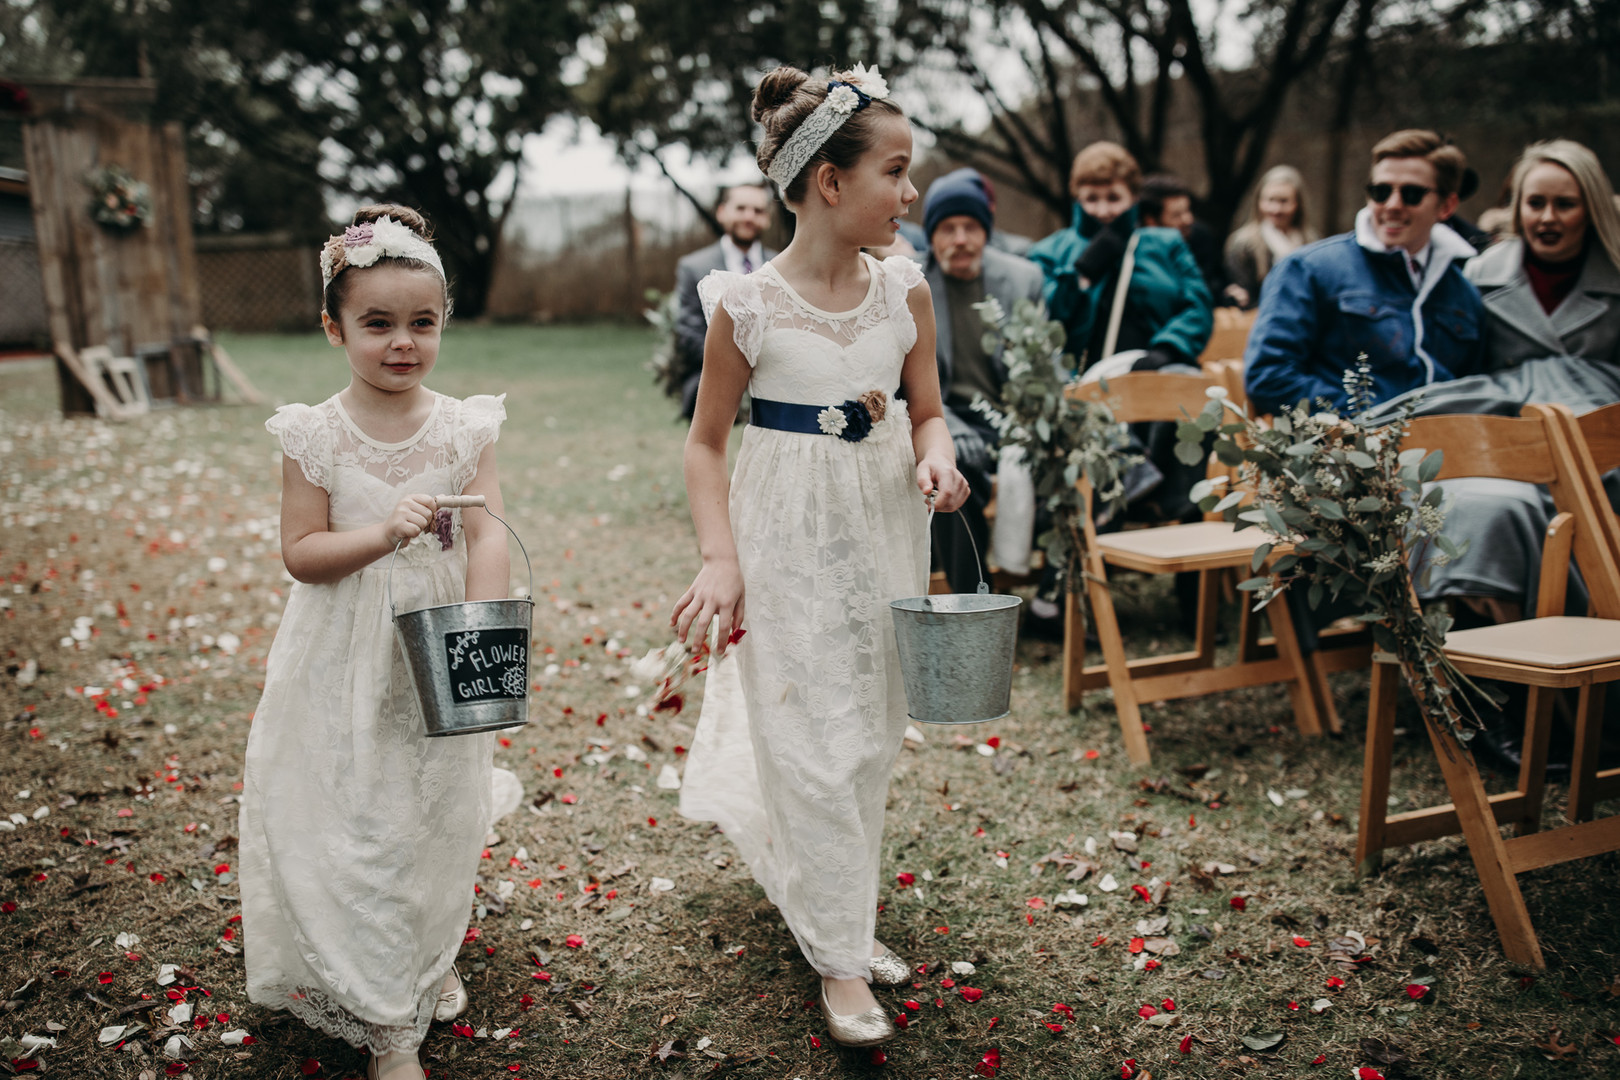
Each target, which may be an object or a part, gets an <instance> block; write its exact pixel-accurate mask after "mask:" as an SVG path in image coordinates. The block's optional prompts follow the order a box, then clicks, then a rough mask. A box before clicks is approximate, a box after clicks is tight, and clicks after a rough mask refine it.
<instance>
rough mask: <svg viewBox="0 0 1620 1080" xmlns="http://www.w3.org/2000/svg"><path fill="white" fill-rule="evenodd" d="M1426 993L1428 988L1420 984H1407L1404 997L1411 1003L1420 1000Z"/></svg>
mask: <svg viewBox="0 0 1620 1080" xmlns="http://www.w3.org/2000/svg"><path fill="white" fill-rule="evenodd" d="M1428 992H1429V988H1428V987H1427V986H1424V985H1423V984H1422V983H1408V984H1407V985H1406V996H1407V997H1409V998H1411V999H1412V1000H1413V1001H1417V1000H1419V999H1421V998H1422V997H1423V995H1424V994H1427V993H1428Z"/></svg>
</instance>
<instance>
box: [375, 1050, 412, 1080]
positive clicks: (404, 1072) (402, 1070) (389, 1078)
mask: <svg viewBox="0 0 1620 1080" xmlns="http://www.w3.org/2000/svg"><path fill="white" fill-rule="evenodd" d="M377 1057H378V1055H376V1054H372V1055H371V1057H369V1058H367V1059H366V1080H420V1078H421V1077H424V1076H426V1075H427V1074H426V1073H424V1072H423V1071H422V1064H421V1062H420V1061H418V1060H417V1059H416V1056H415V1055H414V1054H413V1055H412V1056H411V1060H410V1061H409V1062H395V1063H393V1064H392V1065H390V1066H389V1068H388V1073H387V1075H384V1074H383V1073H382V1072H381V1071H380V1066H378V1064H377Z"/></svg>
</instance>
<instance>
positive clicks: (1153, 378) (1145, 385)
mask: <svg viewBox="0 0 1620 1080" xmlns="http://www.w3.org/2000/svg"><path fill="white" fill-rule="evenodd" d="M1234 372H1235V373H1236V374H1234ZM1234 381H1235V382H1236V383H1237V384H1238V386H1239V387H1240V389H1241V386H1242V382H1243V376H1242V362H1241V361H1238V362H1236V367H1234V366H1233V365H1232V364H1230V363H1228V364H1222V365H1217V367H1216V371H1215V372H1214V373H1213V374H1211V373H1208V372H1200V373H1198V374H1168V373H1165V372H1160V371H1139V372H1131V373H1129V374H1126V375H1116V376H1115V377H1113V378H1112V379H1108V380H1106V388H1105V385H1104V381H1103V380H1098V381H1094V382H1088V383H1080V384H1078V385H1074V386H1070V387H1068V388H1067V389H1066V390H1065V391H1064V393H1065V394H1066V395H1067V396H1068V397H1069V398H1070V399H1071V400H1076V401H1095V402H1100V403H1102V404H1104V405H1107V406H1108V407H1109V409H1110V410H1112V412H1113V414H1114V419H1116V420H1118V421H1120V422H1121V423H1126V424H1136V423H1142V422H1150V421H1181V420H1190V419H1192V418H1193V417H1195V416H1197V415H1198V414H1199V413H1200V412H1202V411H1203V409H1204V406H1205V405H1208V404H1209V388H1210V387H1212V386H1220V387H1224V388H1225V389H1226V391H1227V393H1228V395H1230V394H1231V393H1232V384H1233V382H1234ZM1205 476H1207V477H1209V478H1210V479H1212V480H1213V479H1217V478H1219V477H1226V478H1227V480H1228V481H1232V480H1235V478H1236V477H1235V474H1234V473H1233V472H1232V470H1230V469H1228V468H1227V467H1226V466H1224V465H1222V464H1221V463H1220V462H1218V461H1216V460H1215V455H1213V454H1211V455H1210V456H1209V463H1208V466H1207V467H1206V470H1205ZM1082 486H1083V488H1084V490H1086V492H1087V498H1088V499H1089V498H1090V494H1089V493H1090V487H1089V485H1086V483H1085V481H1083V480H1082ZM1089 517H1090V515H1089V514H1088V515H1087V518H1088V520H1089ZM1218 518H1219V515H1213V514H1206V515H1205V519H1206V520H1211V521H1213V520H1217V519H1218Z"/></svg>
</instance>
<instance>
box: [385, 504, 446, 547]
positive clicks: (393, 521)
mask: <svg viewBox="0 0 1620 1080" xmlns="http://www.w3.org/2000/svg"><path fill="white" fill-rule="evenodd" d="M438 510H439V507H438V504H437V503H436V502H435V501H434V499H433V496H432V495H407V496H405V497H404V498H403V499H401V500H400V501H399V505H398V506H396V507H394V512H393V513H391V514H389V515H388V519H387V520H386V521H384V522H383V535H384V536H386V537H388V542H389V543H390V544H408V543H410V542H411V541H412V540H414V539H415V538H416V537H418V536H421V535H422V533H423V532H424V531H426V529H427V527H428V525H429V524H431V523H432V521H433V515H434V514H436V513H438Z"/></svg>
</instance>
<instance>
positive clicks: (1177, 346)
mask: <svg viewBox="0 0 1620 1080" xmlns="http://www.w3.org/2000/svg"><path fill="white" fill-rule="evenodd" d="M1141 181H1142V173H1141V168H1140V167H1139V166H1138V165H1137V163H1136V159H1135V158H1133V157H1132V156H1131V155H1130V153H1129V152H1128V151H1126V150H1125V148H1124V147H1122V146H1119V145H1118V144H1116V143H1111V142H1097V143H1092V144H1091V145H1090V146H1088V147H1086V148H1085V149H1084V150H1082V151H1080V153H1079V154H1078V155H1077V156H1076V157H1075V159H1074V168H1073V170H1072V171H1071V173H1070V176H1069V190H1070V192H1071V193H1072V194H1073V195H1074V198H1075V207H1074V221H1073V223H1072V224H1071V225H1070V227H1069V228H1067V229H1063V230H1060V231H1058V232H1055V233H1053V234H1052V235H1051V236H1048V237H1047V238H1046V239H1044V240H1042V241H1040V242H1039V243H1037V244H1036V245H1035V246H1034V247H1032V248H1030V250H1029V252H1028V258H1029V259H1031V260H1032V261H1033V262H1035V264H1036V265H1038V266H1039V267H1040V268H1041V272H1042V273H1043V274H1044V275H1045V277H1046V288H1045V298H1046V308H1047V311H1048V312H1049V313H1050V314H1051V316H1052V317H1053V318H1054V319H1057V320H1058V321H1059V322H1061V323H1062V324H1063V328H1064V330H1066V331H1067V332H1068V348H1069V351H1070V352H1071V353H1073V354H1074V356H1075V358H1076V362H1077V363H1078V365H1079V367H1080V368H1081V369H1082V370H1083V369H1084V368H1085V367H1087V366H1089V365H1090V364H1093V363H1096V362H1097V361H1098V360H1101V359H1104V357H1103V356H1102V352H1103V350H1104V347H1105V345H1106V344H1108V343H1107V341H1106V339H1107V335H1108V324H1109V315H1110V313H1111V312H1112V308H1113V302H1114V295H1115V290H1116V289H1118V287H1119V278H1120V274H1119V271H1120V268H1121V264H1122V263H1123V261H1124V258H1125V255H1126V253H1127V249H1129V248H1132V247H1133V245H1134V250H1131V251H1130V255H1131V258H1132V261H1133V264H1134V265H1133V268H1132V271H1131V275H1130V281H1129V282H1128V283H1127V285H1126V290H1127V291H1126V293H1125V308H1124V311H1123V312H1122V316H1121V319H1120V324H1119V330H1118V333H1117V335H1116V336H1115V339H1114V341H1113V342H1112V346H1113V347H1112V349H1111V350H1109V351H1110V352H1113V353H1118V352H1124V351H1126V350H1132V349H1141V350H1144V351H1145V352H1146V355H1145V356H1144V357H1143V358H1142V359H1140V360H1138V361H1137V362H1136V363H1135V364H1134V365H1133V366H1132V370H1133V371H1156V370H1158V369H1159V368H1162V367H1165V366H1167V365H1169V364H1193V363H1196V362H1197V360H1198V354H1199V353H1201V352H1203V350H1204V346H1205V345H1206V344H1207V343H1208V342H1209V335H1210V331H1211V330H1212V329H1213V328H1214V316H1213V314H1212V306H1213V305H1212V302H1211V299H1210V295H1209V289H1208V287H1207V286H1206V285H1205V284H1204V277H1203V274H1202V272H1200V270H1199V268H1198V262H1197V260H1196V259H1194V258H1193V254H1192V252H1191V250H1189V249H1188V247H1187V243H1186V241H1185V240H1183V239H1182V237H1181V234H1180V233H1179V232H1178V231H1176V230H1175V229H1160V228H1138V227H1137V211H1136V206H1135V203H1136V196H1137V192H1138V190H1139V188H1140V186H1141Z"/></svg>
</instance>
